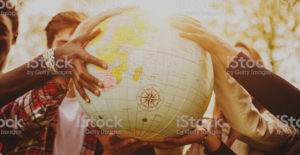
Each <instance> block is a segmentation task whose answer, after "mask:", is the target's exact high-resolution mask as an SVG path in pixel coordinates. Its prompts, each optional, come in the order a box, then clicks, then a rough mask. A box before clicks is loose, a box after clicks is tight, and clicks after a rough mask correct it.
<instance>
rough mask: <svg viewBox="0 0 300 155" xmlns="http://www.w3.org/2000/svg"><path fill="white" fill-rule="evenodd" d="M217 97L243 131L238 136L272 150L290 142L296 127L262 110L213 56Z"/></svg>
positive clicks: (231, 119)
mask: <svg viewBox="0 0 300 155" xmlns="http://www.w3.org/2000/svg"><path fill="white" fill-rule="evenodd" d="M212 60H213V66H214V73H215V81H214V82H215V83H214V91H215V94H216V100H217V102H218V105H219V106H220V108H221V110H222V112H223V114H224V116H225V118H226V119H227V121H228V122H229V124H230V125H231V126H232V128H233V129H234V130H235V131H237V132H238V133H239V136H238V138H239V139H241V140H243V141H245V142H246V143H248V144H250V145H252V146H254V147H256V148H259V149H261V150H264V151H268V152H276V151H278V150H280V149H281V148H282V147H283V146H284V145H285V144H287V143H288V142H290V141H291V140H292V139H293V137H294V133H295V130H294V129H292V128H290V127H289V126H288V125H286V124H284V123H282V122H281V121H279V120H278V119H277V118H276V117H275V116H273V115H265V114H260V113H259V111H258V110H257V109H256V108H255V107H254V105H253V104H252V99H251V96H250V95H249V94H248V93H247V91H246V90H245V89H243V87H242V86H241V85H239V84H238V83H237V81H235V80H234V79H233V78H232V77H231V76H230V75H229V74H227V73H226V71H225V69H224V67H223V66H222V64H221V62H220V61H219V60H218V58H216V57H215V56H212Z"/></svg>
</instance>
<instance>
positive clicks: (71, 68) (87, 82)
mask: <svg viewBox="0 0 300 155" xmlns="http://www.w3.org/2000/svg"><path fill="white" fill-rule="evenodd" d="M99 33H100V31H95V32H93V33H87V34H84V35H81V36H78V37H76V38H75V39H73V40H72V41H70V42H68V43H66V44H65V45H63V46H62V47H59V48H56V49H55V50H54V57H55V60H56V62H59V61H62V62H63V63H65V64H67V63H68V65H61V66H63V67H62V68H58V69H57V70H58V72H59V71H62V74H65V73H66V72H67V73H68V75H64V76H67V77H72V78H73V81H75V83H76V84H77V85H76V86H77V87H76V88H77V89H78V91H79V92H80V94H81V95H82V96H83V97H84V98H85V99H86V100H88V97H87V95H86V94H85V92H84V91H83V87H85V88H87V89H88V90H90V91H91V92H93V93H94V94H95V95H100V92H99V91H98V92H97V88H96V87H95V86H94V85H98V86H99V87H102V86H103V84H102V82H101V81H100V80H99V79H97V78H95V77H93V76H92V75H91V74H89V73H88V72H87V70H86V68H85V64H86V63H91V64H94V65H97V66H99V67H101V68H104V69H105V68H106V67H107V66H106V65H105V64H104V62H103V61H101V60H99V59H97V58H95V57H94V56H91V55H90V54H88V53H87V52H86V51H85V49H84V48H85V45H86V43H87V42H89V41H90V40H92V39H93V38H95V37H96V36H97V35H98V34H99ZM58 60H59V61H58ZM56 62H54V63H56ZM40 73H42V74H40ZM58 74H60V73H58ZM52 78H53V74H52V72H50V71H47V67H46V65H45V62H44V59H43V57H42V56H38V57H37V58H35V59H34V60H32V61H30V62H29V63H27V64H24V65H22V66H21V67H18V68H17V69H14V70H12V71H10V72H8V73H5V74H1V75H0V86H1V89H0V100H1V105H0V107H3V106H4V105H5V104H7V103H9V102H11V101H13V100H15V99H16V98H17V97H19V96H20V95H22V94H24V93H25V92H27V91H29V90H31V89H33V88H36V87H38V86H41V85H42V84H43V83H44V82H46V81H48V80H50V79H52Z"/></svg>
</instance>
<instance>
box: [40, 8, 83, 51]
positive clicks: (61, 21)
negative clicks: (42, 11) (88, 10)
mask: <svg viewBox="0 0 300 155" xmlns="http://www.w3.org/2000/svg"><path fill="white" fill-rule="evenodd" d="M87 17H88V16H87V15H86V14H85V13H81V12H80V13H78V12H75V11H67V12H61V13H59V14H57V15H56V16H54V17H53V18H52V19H51V21H50V22H49V23H48V25H47V26H46V29H45V30H46V33H47V47H48V48H50V47H51V46H52V43H53V40H54V37H55V35H56V34H57V33H58V32H59V31H61V30H62V29H65V28H69V27H74V29H75V28H76V27H77V26H78V25H79V24H80V23H81V22H82V21H83V20H85V19H87Z"/></svg>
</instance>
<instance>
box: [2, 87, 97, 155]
mask: <svg viewBox="0 0 300 155" xmlns="http://www.w3.org/2000/svg"><path fill="white" fill-rule="evenodd" d="M66 92H67V90H65V89H63V87H62V86H61V85H60V84H58V83H56V82H54V81H50V82H48V83H46V84H45V85H43V86H41V87H40V88H36V89H33V90H31V91H29V92H27V93H26V94H24V95H23V96H21V97H19V98H18V99H16V100H15V101H13V102H11V103H9V104H7V105H5V106H4V107H3V108H2V109H1V112H0V117H1V119H3V120H5V121H6V122H10V124H13V125H12V126H8V125H5V127H2V128H1V130H0V131H1V132H0V138H1V139H0V140H1V143H0V146H2V149H1V152H2V153H3V154H25V155H27V154H28V155H29V154H39V155H40V154H52V152H53V146H54V138H55V134H56V124H57V119H58V113H57V111H58V106H59V105H60V104H61V102H62V100H63V99H64V97H65V95H66ZM7 120H9V121H7ZM20 120H22V121H20ZM18 122H19V123H18ZM87 130H88V128H86V132H85V133H86V134H85V136H84V142H83V146H82V148H81V154H84V155H90V154H94V151H95V150H96V146H97V138H96V136H95V135H92V134H87V133H89V132H88V131H87Z"/></svg>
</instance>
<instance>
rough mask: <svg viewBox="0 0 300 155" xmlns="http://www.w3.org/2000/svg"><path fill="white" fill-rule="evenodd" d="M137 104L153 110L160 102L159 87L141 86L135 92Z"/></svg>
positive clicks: (147, 109)
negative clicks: (136, 92)
mask: <svg viewBox="0 0 300 155" xmlns="http://www.w3.org/2000/svg"><path fill="white" fill-rule="evenodd" d="M137 101H138V105H139V107H140V108H141V109H142V110H146V111H153V110H156V109H158V108H159V107H160V105H161V104H162V96H161V92H160V89H158V88H157V87H155V86H153V85H150V86H146V87H144V88H142V89H141V90H140V91H139V92H138V94H137Z"/></svg>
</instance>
